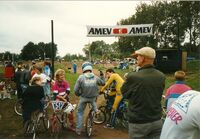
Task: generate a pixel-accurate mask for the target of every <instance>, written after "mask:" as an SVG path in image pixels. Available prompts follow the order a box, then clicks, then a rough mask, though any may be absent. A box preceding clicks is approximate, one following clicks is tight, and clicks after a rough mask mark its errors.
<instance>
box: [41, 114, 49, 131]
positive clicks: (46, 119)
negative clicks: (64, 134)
mask: <svg viewBox="0 0 200 139" xmlns="http://www.w3.org/2000/svg"><path fill="white" fill-rule="evenodd" d="M43 114H44V115H43V117H42V122H43V126H44V129H45V130H46V131H47V130H48V129H49V126H50V122H49V116H48V114H47V112H44V113H43Z"/></svg>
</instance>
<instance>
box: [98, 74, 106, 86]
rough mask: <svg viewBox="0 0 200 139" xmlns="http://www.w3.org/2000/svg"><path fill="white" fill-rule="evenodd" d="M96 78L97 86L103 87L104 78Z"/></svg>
mask: <svg viewBox="0 0 200 139" xmlns="http://www.w3.org/2000/svg"><path fill="white" fill-rule="evenodd" d="M96 78H97V85H99V86H103V85H105V79H104V77H100V78H99V77H98V76H96Z"/></svg>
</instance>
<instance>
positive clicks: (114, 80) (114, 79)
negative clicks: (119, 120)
mask: <svg viewBox="0 0 200 139" xmlns="http://www.w3.org/2000/svg"><path fill="white" fill-rule="evenodd" d="M106 75H107V77H108V80H107V81H106V84H105V85H104V86H103V87H102V88H101V92H104V91H105V90H106V89H107V88H109V87H110V92H109V94H108V95H109V96H114V97H115V100H114V103H113V105H112V110H111V118H110V121H109V123H108V124H106V126H105V127H108V128H114V126H115V125H114V123H115V117H116V114H115V111H116V110H117V107H118V105H119V103H120V101H121V100H122V98H123V96H122V93H121V90H120V88H121V86H122V84H123V83H124V80H123V79H122V77H120V76H119V74H117V73H115V71H114V70H113V69H107V70H106Z"/></svg>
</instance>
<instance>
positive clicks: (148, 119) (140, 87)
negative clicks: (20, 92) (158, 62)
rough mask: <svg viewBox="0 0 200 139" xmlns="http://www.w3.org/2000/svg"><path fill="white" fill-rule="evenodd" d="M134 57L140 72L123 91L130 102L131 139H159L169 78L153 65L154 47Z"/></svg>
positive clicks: (128, 81)
mask: <svg viewBox="0 0 200 139" xmlns="http://www.w3.org/2000/svg"><path fill="white" fill-rule="evenodd" d="M132 56H134V57H136V58H137V64H138V66H140V69H139V70H138V72H131V73H129V74H128V75H127V79H126V80H125V83H124V84H123V86H122V88H121V91H122V94H123V96H124V98H125V99H128V103H129V105H128V119H129V139H139V138H140V139H159V138H160V133H161V129H162V125H163V122H162V120H161V116H162V107H161V99H162V94H163V90H164V87H165V75H164V74H163V73H162V72H160V71H158V70H156V69H155V68H154V66H153V63H154V59H155V57H156V52H155V50H154V49H153V48H151V47H143V48H141V49H139V50H137V51H135V53H134V54H133V55H132Z"/></svg>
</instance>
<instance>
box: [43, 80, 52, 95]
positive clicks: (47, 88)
mask: <svg viewBox="0 0 200 139" xmlns="http://www.w3.org/2000/svg"><path fill="white" fill-rule="evenodd" d="M43 89H44V94H45V96H48V97H49V98H50V92H51V91H50V84H49V83H45V85H44V86H43Z"/></svg>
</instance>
